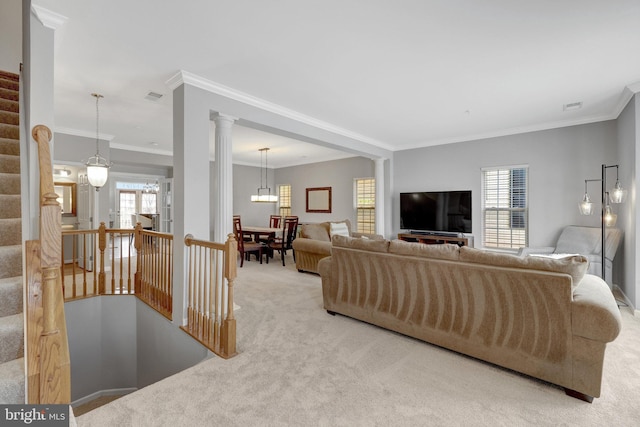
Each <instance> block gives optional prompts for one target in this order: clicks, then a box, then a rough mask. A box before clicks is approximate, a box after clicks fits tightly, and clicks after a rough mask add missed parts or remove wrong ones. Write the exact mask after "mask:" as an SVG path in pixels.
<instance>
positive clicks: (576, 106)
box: [562, 102, 582, 111]
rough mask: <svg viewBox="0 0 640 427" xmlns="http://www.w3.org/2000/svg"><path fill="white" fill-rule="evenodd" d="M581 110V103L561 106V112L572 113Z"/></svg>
mask: <svg viewBox="0 0 640 427" xmlns="http://www.w3.org/2000/svg"><path fill="white" fill-rule="evenodd" d="M581 108H582V102H572V103H571V104H564V105H563V106H562V111H573V110H579V109H581Z"/></svg>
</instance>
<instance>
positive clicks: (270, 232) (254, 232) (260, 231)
mask: <svg viewBox="0 0 640 427" xmlns="http://www.w3.org/2000/svg"><path fill="white" fill-rule="evenodd" d="M278 233H282V228H273V227H259V226H253V225H246V226H243V227H242V234H243V235H245V234H248V235H250V236H252V237H253V241H254V242H259V241H260V240H259V239H260V237H261V236H266V238H267V239H270V238H272V237H275V236H276V235H277V234H278Z"/></svg>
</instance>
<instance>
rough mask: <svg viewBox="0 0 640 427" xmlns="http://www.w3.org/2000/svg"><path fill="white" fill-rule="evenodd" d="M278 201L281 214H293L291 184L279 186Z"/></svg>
mask: <svg viewBox="0 0 640 427" xmlns="http://www.w3.org/2000/svg"><path fill="white" fill-rule="evenodd" d="M278 203H279V212H280V215H281V216H283V217H285V216H289V215H291V186H290V185H289V184H285V185H280V186H278Z"/></svg>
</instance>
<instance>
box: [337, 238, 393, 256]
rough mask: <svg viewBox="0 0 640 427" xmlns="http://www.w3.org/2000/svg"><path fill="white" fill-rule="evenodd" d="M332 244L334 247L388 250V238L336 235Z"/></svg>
mask: <svg viewBox="0 0 640 427" xmlns="http://www.w3.org/2000/svg"><path fill="white" fill-rule="evenodd" d="M331 244H332V245H333V246H334V247H340V248H349V249H360V250H363V251H370V252H388V250H389V241H388V240H373V239H360V238H358V237H348V236H340V235H334V236H333V237H332V238H331Z"/></svg>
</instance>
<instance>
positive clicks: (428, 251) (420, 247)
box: [389, 239, 460, 261]
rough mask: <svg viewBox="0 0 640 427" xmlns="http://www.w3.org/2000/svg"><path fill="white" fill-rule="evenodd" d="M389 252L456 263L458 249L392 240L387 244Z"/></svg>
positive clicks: (449, 245) (456, 246)
mask: <svg viewBox="0 0 640 427" xmlns="http://www.w3.org/2000/svg"><path fill="white" fill-rule="evenodd" d="M389 252H390V253H394V254H398V255H408V256H417V257H422V258H436V259H448V260H451V261H458V259H459V257H460V255H459V254H460V247H458V245H452V244H449V243H447V244H444V245H425V244H422V243H412V242H405V241H404V240H399V239H396V240H392V241H391V243H390V244H389Z"/></svg>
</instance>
